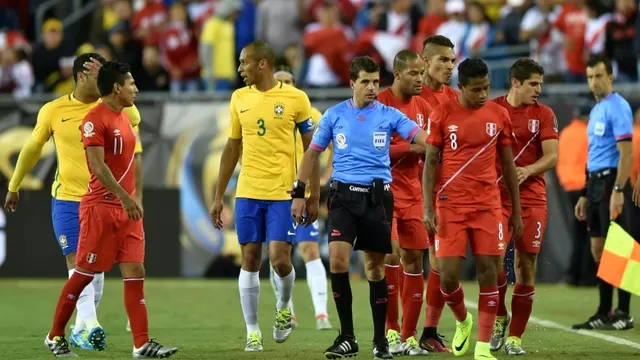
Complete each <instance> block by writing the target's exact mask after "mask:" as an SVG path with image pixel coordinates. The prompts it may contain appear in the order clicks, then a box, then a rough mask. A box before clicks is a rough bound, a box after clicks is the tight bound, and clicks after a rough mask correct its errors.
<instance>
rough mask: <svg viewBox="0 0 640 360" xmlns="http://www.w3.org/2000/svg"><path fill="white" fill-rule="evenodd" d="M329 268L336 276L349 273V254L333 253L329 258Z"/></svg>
mask: <svg viewBox="0 0 640 360" xmlns="http://www.w3.org/2000/svg"><path fill="white" fill-rule="evenodd" d="M329 268H330V271H331V272H332V273H334V274H340V273H345V272H348V271H349V253H346V254H345V253H342V252H335V251H334V252H332V253H331V255H330V256H329Z"/></svg>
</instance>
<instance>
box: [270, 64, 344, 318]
mask: <svg viewBox="0 0 640 360" xmlns="http://www.w3.org/2000/svg"><path fill="white" fill-rule="evenodd" d="M273 77H274V78H275V79H276V80H278V81H281V82H282V83H284V84H287V85H291V86H295V85H296V84H295V80H294V78H293V74H292V73H291V72H289V71H288V70H279V71H276V72H275V73H274V74H273ZM321 116H322V113H320V110H318V109H316V108H315V107H313V106H312V107H311V119H312V120H313V123H314V126H315V124H317V123H318V121H319V120H320V117H321ZM303 155H304V150H303V146H302V138H301V137H300V134H299V133H298V134H296V158H297V161H298V165H299V162H300V161H302V156H303ZM310 190H311V189H308V190H307V193H306V197H307V198H309V196H310V195H311V191H310ZM311 225H312V226H308V227H306V226H298V227H296V239H295V241H296V243H297V244H298V245H299V246H300V250H301V253H302V260H303V261H304V265H305V267H306V270H307V285H308V286H309V291H310V292H311V300H312V302H313V308H314V310H315V314H316V329H318V330H327V329H331V328H332V326H331V323H330V322H329V315H328V312H327V270H326V269H325V268H324V264H323V263H322V259H320V236H319V229H318V222H317V221H314V222H313V224H311ZM269 280H271V287H272V288H273V292H274V293H275V294H276V298H277V297H278V290H277V283H276V276H275V271H274V270H273V267H271V271H270V273H269ZM289 308H290V309H291V321H292V323H293V325H294V326H295V324H296V316H295V312H294V311H293V298H291V299H290V300H289Z"/></svg>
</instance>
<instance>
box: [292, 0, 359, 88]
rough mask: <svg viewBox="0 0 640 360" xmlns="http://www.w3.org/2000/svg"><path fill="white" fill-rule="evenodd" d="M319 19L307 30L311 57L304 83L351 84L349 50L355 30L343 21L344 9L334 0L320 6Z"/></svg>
mask: <svg viewBox="0 0 640 360" xmlns="http://www.w3.org/2000/svg"><path fill="white" fill-rule="evenodd" d="M316 14H317V18H318V22H314V23H312V24H309V25H308V26H307V27H306V29H305V31H304V38H303V44H304V50H305V54H306V56H307V58H308V63H307V74H306V77H305V81H304V83H305V84H306V85H308V86H312V87H337V86H341V85H342V86H345V85H347V84H349V61H350V58H349V53H350V50H351V46H352V44H353V41H354V39H355V36H354V34H353V31H352V30H351V29H350V28H348V27H346V26H344V25H342V24H341V23H340V9H339V8H338V6H337V4H336V3H335V2H332V1H325V2H324V5H322V6H319V7H317V8H316Z"/></svg>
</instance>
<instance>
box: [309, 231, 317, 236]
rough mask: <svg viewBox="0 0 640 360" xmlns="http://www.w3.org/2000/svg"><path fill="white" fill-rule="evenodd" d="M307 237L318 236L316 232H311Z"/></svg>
mask: <svg viewBox="0 0 640 360" xmlns="http://www.w3.org/2000/svg"><path fill="white" fill-rule="evenodd" d="M309 235H311V236H318V232H317V231H311V232H309Z"/></svg>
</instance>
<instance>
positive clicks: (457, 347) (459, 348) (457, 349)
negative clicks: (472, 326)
mask: <svg viewBox="0 0 640 360" xmlns="http://www.w3.org/2000/svg"><path fill="white" fill-rule="evenodd" d="M469 335H471V333H469ZM467 340H469V336H467V337H466V338H464V341H463V342H462V343H461V344H460V346H456V351H462V348H463V347H464V344H466V343H467Z"/></svg>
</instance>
